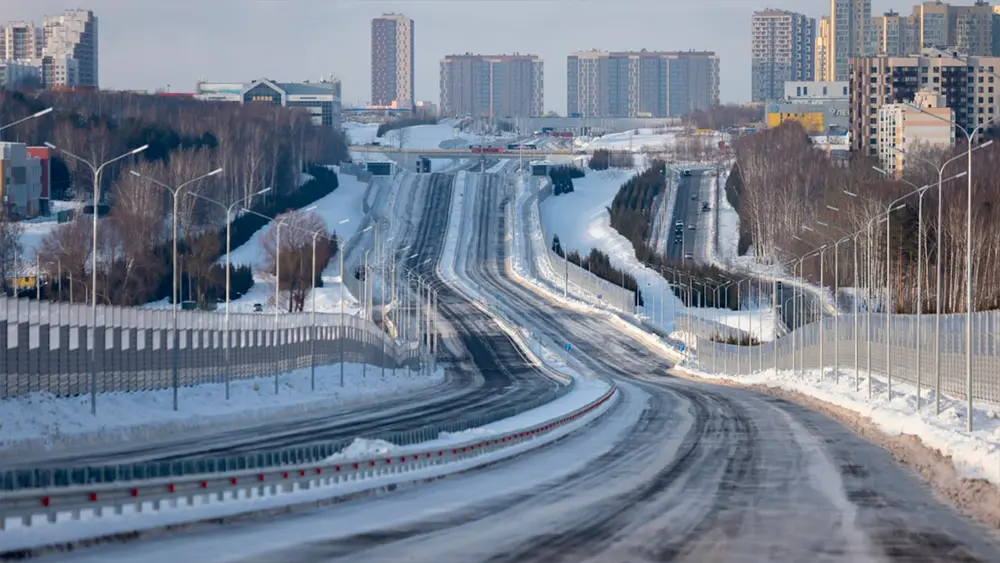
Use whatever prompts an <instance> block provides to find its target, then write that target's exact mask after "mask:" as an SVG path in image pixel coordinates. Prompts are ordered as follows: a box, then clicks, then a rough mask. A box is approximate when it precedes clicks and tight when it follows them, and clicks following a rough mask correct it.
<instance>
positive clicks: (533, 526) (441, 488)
mask: <svg viewBox="0 0 1000 563" xmlns="http://www.w3.org/2000/svg"><path fill="white" fill-rule="evenodd" d="M461 178H462V179H463V182H460V183H459V184H460V185H456V183H455V176H454V175H450V174H449V175H434V176H432V177H431V179H430V186H432V190H431V194H432V197H430V198H428V202H427V208H426V210H425V212H424V217H423V219H422V222H426V224H428V225H434V228H435V229H436V230H443V229H442V227H441V225H442V223H443V222H446V219H447V213H448V210H449V209H450V208H451V207H450V203H449V202H450V201H451V198H452V197H459V196H456V194H460V197H461V198H462V199H463V200H464V201H465V202H466V203H465V205H464V206H463V210H465V212H463V213H462V215H463V220H464V221H471V224H470V225H466V226H467V227H468V228H467V229H466V230H465V231H464V232H465V233H468V239H463V240H462V245H461V249H462V252H463V253H465V258H464V260H456V261H455V263H457V264H461V263H463V262H464V264H465V265H466V266H465V268H464V271H462V270H463V269H460V271H458V272H457V273H458V274H459V275H460V276H462V277H465V278H466V279H468V280H469V281H470V283H471V285H473V286H476V285H478V286H479V287H481V288H487V287H488V288H489V291H490V292H491V293H492V294H494V295H496V294H499V295H500V299H499V301H500V306H501V307H502V308H503V309H505V310H506V311H507V312H508V313H509V315H510V316H511V317H512V318H515V319H516V320H517V321H518V322H521V323H524V324H525V325H530V326H531V328H532V330H533V331H537V332H539V333H542V334H544V335H546V336H547V337H548V338H551V339H553V340H555V341H568V342H570V343H572V350H573V352H572V359H573V363H574V364H575V365H576V366H577V368H578V369H579V370H580V371H583V372H587V373H591V374H599V375H601V376H603V377H608V378H612V379H614V380H615V381H617V382H618V385H619V389H620V391H621V393H622V400H621V401H619V402H618V404H616V405H615V406H614V407H613V408H612V410H611V411H610V412H609V413H608V414H607V415H606V416H604V417H602V418H600V419H598V420H596V421H595V422H593V423H591V425H590V426H589V427H587V428H586V429H584V430H583V431H579V432H576V433H574V434H572V435H569V436H567V437H566V438H563V439H562V440H560V441H559V442H557V443H554V444H551V445H549V446H547V447H545V448H542V449H539V450H535V451H531V452H527V453H524V454H522V455H520V456H519V457H516V458H514V459H508V460H505V461H501V462H497V463H495V464H493V465H491V466H489V467H486V468H482V469H478V470H475V471H471V472H468V473H464V474H460V475H456V476H452V477H448V478H445V479H443V480H440V481H436V482H433V483H428V484H424V485H421V486H418V487H414V488H409V489H406V490H402V491H398V492H396V493H394V494H391V495H387V496H384V497H381V498H373V499H366V500H361V501H358V502H352V503H344V504H339V505H335V506H332V507H326V508H321V509H315V510H312V511H308V512H304V513H299V514H295V515H292V516H289V517H285V518H281V519H277V520H267V521H255V522H247V523H244V524H236V525H232V526H230V527H229V528H225V529H221V530H206V531H198V532H195V533H192V534H186V535H177V536H172V537H166V538H162V539H154V540H149V541H145V542H143V543H142V545H141V546H136V545H122V546H107V547H100V548H96V549H94V550H92V551H89V552H83V553H79V554H76V555H73V556H70V557H66V558H64V559H62V560H67V561H78V562H83V561H87V562H96V561H101V562H115V561H130V560H133V559H134V556H135V553H137V552H141V553H142V559H143V560H144V561H151V562H156V561H168V560H170V561H175V560H177V559H179V558H189V559H197V560H199V561H206V562H215V561H217V562H223V561H225V562H239V563H256V562H264V561H283V562H295V563H297V562H302V563H305V562H314V561H315V562H318V561H323V562H332V561H351V562H365V561H372V562H374V561H396V560H406V561H456V562H457V561H461V562H490V563H500V562H514V561H517V562H522V561H528V562H530V561H545V562H559V561H566V562H570V561H572V562H583V561H588V562H591V561H592V562H595V563H596V562H601V563H605V562H612V563H613V562H619V561H622V562H624V561H628V562H646V561H649V562H652V561H726V562H729V561H735V562H748V563H749V562H759V561H844V562H851V563H854V562H865V561H879V562H880V561H998V560H1000V549H998V547H997V545H996V541H995V539H994V536H993V535H992V534H991V533H990V532H988V531H986V530H985V529H984V528H982V527H980V526H979V525H977V524H974V523H972V522H971V521H969V520H967V519H966V518H964V517H963V516H961V515H959V514H958V513H957V512H956V511H955V510H954V509H953V508H952V507H951V506H949V505H947V504H945V503H944V502H943V501H941V500H940V499H938V498H937V497H936V496H935V495H934V493H933V492H932V491H931V490H930V488H929V487H928V486H927V485H925V484H924V483H923V482H922V481H920V479H919V478H918V477H917V476H916V475H915V474H913V473H911V472H910V471H908V470H906V469H903V468H902V467H901V466H899V465H897V464H896V463H895V462H894V461H893V460H892V458H891V456H890V454H889V453H888V452H886V451H885V450H883V449H881V448H879V447H877V446H874V445H872V444H870V443H868V442H866V441H865V440H864V439H863V438H861V437H860V436H858V435H856V434H855V433H853V432H851V431H849V430H847V429H845V428H844V427H843V426H841V425H840V424H839V423H837V422H835V421H834V420H833V419H831V418H829V417H827V416H825V415H822V414H818V413H816V412H814V411H811V410H809V409H806V408H804V407H802V406H799V405H797V404H793V403H790V402H788V401H785V400H781V399H776V398H773V397H770V396H766V395H761V394H757V393H754V392H752V391H748V390H744V389H739V388H730V387H719V386H714V385H710V384H706V383H701V382H697V381H691V380H687V379H682V378H678V377H675V376H673V375H671V373H670V368H671V361H670V359H669V358H668V357H665V356H663V355H661V352H659V351H658V349H652V348H649V347H647V346H646V345H644V344H642V343H641V342H640V341H639V340H637V339H635V338H633V337H632V336H631V335H629V334H626V333H625V332H624V331H623V330H622V329H621V328H620V326H619V325H617V324H614V323H612V322H610V321H608V320H607V318H606V317H605V316H600V315H594V314H589V313H586V312H583V311H581V310H580V309H578V308H572V307H570V306H566V305H563V304H561V303H559V302H558V301H556V300H554V299H553V298H552V296H550V295H546V294H545V293H543V292H542V291H541V290H539V289H538V288H536V287H534V286H532V287H530V288H527V287H523V286H521V285H518V284H517V283H515V282H514V280H513V279H512V278H511V277H510V276H509V273H508V271H507V268H506V264H507V262H506V257H507V255H506V252H507V245H506V244H505V239H506V235H507V233H506V231H505V221H504V217H505V213H504V209H503V204H504V202H508V203H509V201H510V200H509V199H508V197H507V195H508V192H507V186H508V178H506V177H504V176H501V175H485V176H484V175H479V174H463V175H461ZM433 194H438V195H437V196H436V197H433ZM453 219H454V217H453ZM425 233H426V231H425ZM428 238H429V240H433V238H434V237H428ZM425 251H427V252H430V251H431V249H430V248H427V249H425ZM453 299H457V295H455V296H453ZM452 304H453V305H455V306H457V305H458V302H457V301H453V302H452ZM457 311H458V310H457V309H456V312H457ZM462 313H463V314H467V315H471V312H470V310H464V309H463V310H462ZM452 319H453V320H454V319H455V317H454V316H453V317H452ZM480 328H482V327H480Z"/></svg>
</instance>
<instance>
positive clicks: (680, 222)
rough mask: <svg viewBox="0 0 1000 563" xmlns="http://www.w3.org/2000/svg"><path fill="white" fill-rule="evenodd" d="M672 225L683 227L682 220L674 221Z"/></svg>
mask: <svg viewBox="0 0 1000 563" xmlns="http://www.w3.org/2000/svg"><path fill="white" fill-rule="evenodd" d="M674 226H675V227H683V226H684V221H677V222H676V223H674Z"/></svg>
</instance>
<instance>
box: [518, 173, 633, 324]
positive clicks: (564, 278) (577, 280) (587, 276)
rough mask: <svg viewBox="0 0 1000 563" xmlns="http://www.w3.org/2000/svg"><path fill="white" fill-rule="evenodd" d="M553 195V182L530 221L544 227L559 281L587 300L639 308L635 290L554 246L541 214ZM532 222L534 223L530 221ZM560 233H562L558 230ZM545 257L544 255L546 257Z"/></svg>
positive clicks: (629, 310)
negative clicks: (565, 255)
mask: <svg viewBox="0 0 1000 563" xmlns="http://www.w3.org/2000/svg"><path fill="white" fill-rule="evenodd" d="M550 195H552V184H551V183H546V184H545V186H543V187H542V189H541V190H540V191H539V193H538V203H537V205H534V206H533V207H534V209H532V210H531V213H532V215H533V216H532V217H529V218H528V221H530V222H537V224H538V225H540V227H541V232H542V239H543V241H545V252H546V257H547V260H548V265H549V267H550V270H551V272H553V273H554V277H555V278H557V279H558V280H559V284H558V285H560V286H561V287H560V289H563V290H564V291H566V293H569V294H570V295H576V296H578V297H581V298H583V299H584V300H588V301H589V300H597V301H598V302H599V303H602V304H604V305H607V306H609V307H613V308H615V309H618V310H620V311H623V312H626V313H630V314H631V313H633V312H635V292H634V291H629V290H627V289H625V288H624V287H622V286H621V285H618V284H615V283H612V282H609V281H608V280H606V279H603V278H600V277H598V276H596V275H594V274H592V273H590V272H588V271H587V270H586V269H584V268H581V267H580V266H577V265H576V264H573V263H572V262H569V261H568V260H566V259H565V258H563V257H561V256H559V255H558V254H556V253H555V251H554V250H552V238H551V237H550V236H549V234H548V233H547V231H546V230H545V224H544V222H543V221H542V220H541V217H540V216H538V213H539V212H538V209H539V207H540V206H541V204H542V202H543V201H545V199H546V198H548V197H549V196H550ZM529 224H530V223H529ZM555 234H558V233H555ZM543 259H544V258H543Z"/></svg>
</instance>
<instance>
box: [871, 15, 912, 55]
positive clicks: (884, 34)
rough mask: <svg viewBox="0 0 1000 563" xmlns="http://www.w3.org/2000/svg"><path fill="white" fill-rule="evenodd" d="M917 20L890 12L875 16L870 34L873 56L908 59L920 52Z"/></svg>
mask: <svg viewBox="0 0 1000 563" xmlns="http://www.w3.org/2000/svg"><path fill="white" fill-rule="evenodd" d="M914 22H915V19H914V17H913V16H909V17H908V16H903V15H900V14H899V13H898V12H894V11H892V10H889V11H888V12H886V13H885V14H884V15H881V16H873V17H872V21H871V27H870V33H871V37H872V48H871V49H870V54H871V55H872V56H888V57H906V56H909V55H914V54H917V53H919V52H920V44H919V41H918V34H917V29H916V26H915V25H914Z"/></svg>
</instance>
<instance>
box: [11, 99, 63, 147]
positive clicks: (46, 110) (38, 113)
mask: <svg viewBox="0 0 1000 563" xmlns="http://www.w3.org/2000/svg"><path fill="white" fill-rule="evenodd" d="M47 113H52V108H45V109H43V110H42V111H36V112H35V113H33V114H31V115H29V116H28V117H23V118H21V119H18V120H17V121H13V122H11V123H8V124H7V125H3V126H0V131H3V130H4V129H9V128H11V127H13V126H15V125H20V124H21V123H24V122H25V121H30V120H32V119H35V118H36V117H41V116H43V115H45V114H47ZM45 145H46V146H49V144H48V143H45ZM49 148H50V149H54V148H55V147H51V146H49Z"/></svg>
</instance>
